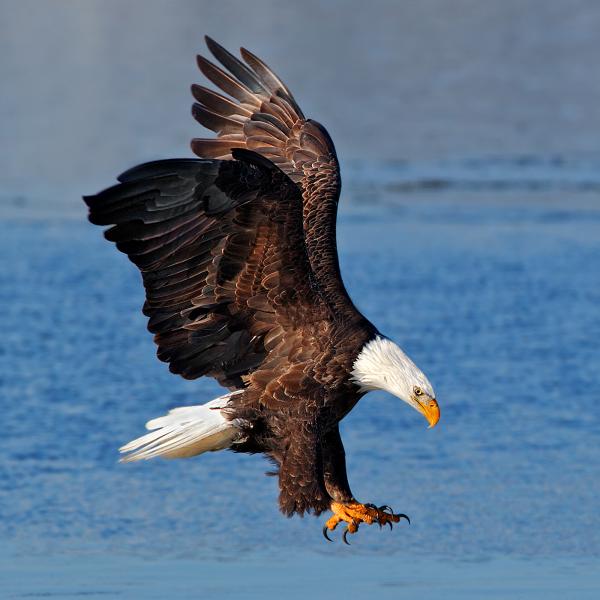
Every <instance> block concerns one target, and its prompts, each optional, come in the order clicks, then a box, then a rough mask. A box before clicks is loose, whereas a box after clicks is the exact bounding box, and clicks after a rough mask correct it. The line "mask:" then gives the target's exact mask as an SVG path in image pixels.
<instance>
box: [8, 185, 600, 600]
mask: <svg viewBox="0 0 600 600" xmlns="http://www.w3.org/2000/svg"><path fill="white" fill-rule="evenodd" d="M480 195H481V194H473V195H472V197H471V196H469V194H466V195H465V194H461V196H460V197H458V196H455V195H453V194H452V193H448V192H445V193H434V194H430V193H420V194H419V193H416V194H413V195H399V194H397V193H395V192H393V191H389V190H388V191H382V192H381V193H379V194H376V195H375V196H374V197H373V198H372V201H371V200H369V201H364V202H363V203H358V202H356V201H355V200H356V199H354V198H353V197H352V193H349V201H348V202H347V203H346V204H345V205H344V206H343V208H342V214H341V218H340V226H339V235H340V240H339V243H340V255H341V263H342V270H343V273H344V278H345V280H346V282H347V284H348V287H349V289H350V291H351V294H352V295H353V297H354V299H355V300H356V303H357V305H358V306H359V307H360V308H361V309H362V310H363V311H364V312H365V313H366V314H367V315H368V316H369V317H370V318H371V319H372V320H373V321H374V322H375V323H376V324H377V325H378V326H379V328H380V329H381V330H382V331H384V332H385V333H386V334H388V335H389V336H390V337H392V338H394V339H395V340H396V341H398V342H399V343H400V344H401V345H402V346H403V347H404V348H405V349H406V350H407V352H409V354H410V355H411V356H412V357H413V358H414V359H415V361H416V362H417V363H418V364H419V365H420V366H421V367H422V368H423V369H424V370H425V371H426V372H427V374H428V375H429V376H430V378H431V380H432V381H433V383H434V385H435V387H436V391H437V397H438V400H439V402H440V406H441V410H442V419H441V421H440V423H439V425H438V427H436V428H435V429H433V430H427V429H426V423H425V422H424V420H423V419H422V418H421V417H420V416H419V415H418V414H417V413H415V412H414V411H412V410H410V409H409V408H408V407H407V406H406V405H404V404H402V403H401V402H400V401H398V400H396V399H394V398H392V397H391V396H388V395H385V394H370V395H368V396H366V397H365V398H364V399H363V400H362V401H361V402H360V403H359V405H358V406H357V407H356V408H355V410H354V411H353V412H352V413H351V414H350V415H349V417H347V418H346V419H345V421H344V422H343V438H344V441H345V445H346V452H347V455H348V469H349V476H350V481H351V485H352V487H353V491H354V493H355V495H356V496H357V497H358V498H359V499H361V500H363V501H368V502H376V503H389V504H390V505H391V506H393V507H394V509H396V510H398V511H402V512H406V513H408V514H409V515H410V517H411V519H412V524H411V525H410V526H409V525H407V524H405V523H402V524H401V525H399V526H397V527H396V528H395V529H394V531H393V532H389V531H387V530H383V531H380V530H379V529H378V528H377V529H375V528H365V527H363V528H362V529H361V530H360V531H359V533H358V534H357V535H356V536H354V537H353V539H352V542H353V545H352V547H350V548H348V547H346V546H344V545H343V544H341V543H340V542H339V540H338V543H335V544H327V543H326V542H325V541H324V540H323V538H322V537H321V532H320V529H321V527H322V520H323V519H322V518H321V519H314V518H311V517H309V518H305V519H299V518H294V519H285V518H284V517H282V516H281V515H280V514H279V513H278V512H277V489H276V482H275V480H274V479H273V478H269V477H265V476H264V475H263V473H264V471H266V470H267V469H268V465H267V463H266V462H265V461H264V460H263V459H262V458H261V457H259V456H254V457H250V456H240V455H234V454H231V453H227V452H221V453H214V454H210V455H204V456H202V457H199V458H197V459H190V460H182V461H151V462H148V463H144V464H133V465H120V464H118V463H117V462H116V460H117V450H116V449H117V448H118V446H119V445H120V444H122V443H123V442H125V441H127V440H129V439H131V438H132V437H134V436H137V435H138V434H140V433H141V432H142V427H143V423H144V422H145V421H146V420H148V419H149V418H151V417H154V416H157V415H160V414H163V413H164V412H165V410H167V409H169V408H171V407H173V406H178V405H182V404H192V403H198V402H203V401H205V400H208V399H210V398H212V397H214V396H215V395H216V394H217V393H218V390H219V388H218V386H217V385H216V384H214V383H213V382H211V381H208V380H206V381H204V380H200V381H195V382H186V381H183V380H181V379H180V378H178V377H175V376H173V375H171V374H169V373H168V371H167V368H166V366H165V365H163V364H161V363H159V362H158V361H157V359H156V358H155V356H154V352H155V350H154V347H153V343H152V341H151V336H150V335H149V334H148V333H147V332H146V330H145V319H144V317H143V316H142V315H141V313H140V306H141V303H142V298H143V295H142V288H141V284H140V278H139V275H138V273H137V271H136V269H135V268H134V267H133V266H132V265H130V264H129V263H128V262H127V260H126V259H125V257H124V256H123V255H121V254H119V253H118V252H116V251H115V249H114V248H113V247H112V246H111V245H109V244H108V243H106V242H105V241H104V240H103V239H102V237H101V235H100V234H101V232H100V229H99V228H95V227H93V226H91V225H88V224H87V223H85V221H84V219H83V211H81V214H80V216H76V217H64V218H56V219H54V220H52V221H48V220H33V219H29V218H18V217H15V216H11V217H10V218H6V219H4V221H3V222H2V224H1V225H0V239H1V240H2V243H1V246H2V256H3V259H2V263H3V267H2V270H1V271H0V303H1V305H2V307H3V310H2V314H1V317H0V318H1V322H0V328H1V330H2V332H3V343H2V346H1V347H0V353H1V354H2V356H1V360H0V385H1V397H2V407H3V408H2V424H3V427H2V429H3V434H2V452H1V453H0V539H1V540H2V544H1V545H0V575H2V574H4V575H5V580H6V581H7V582H8V589H9V591H10V593H11V594H13V596H14V597H35V596H36V595H50V596H52V595H55V596H57V597H63V596H64V597H67V596H68V597H71V596H75V597H79V596H84V595H94V594H97V595H101V594H105V595H109V596H113V595H114V596H117V595H119V596H122V597H143V598H151V597H157V598H160V597H166V596H165V594H166V593H167V590H168V589H170V588H171V587H172V586H174V587H173V588H172V589H176V590H177V593H178V594H180V595H179V596H178V597H198V595H196V592H198V594H199V593H200V591H202V590H203V593H204V594H208V595H209V597H216V596H218V597H230V596H231V597H233V596H235V595H236V594H237V595H239V592H240V590H242V589H243V590H246V586H247V589H248V590H254V591H253V592H252V593H255V594H256V597H259V596H261V597H265V595H266V596H267V597H269V596H270V595H272V596H278V595H280V594H281V593H282V592H283V590H285V589H287V587H288V586H290V585H292V584H291V582H294V581H295V582H296V584H294V585H297V586H300V587H298V588H297V589H298V590H302V594H305V593H317V592H318V591H319V590H320V591H321V592H322V593H325V592H326V591H327V590H331V593H333V594H335V593H336V591H335V590H337V591H338V592H344V593H347V594H348V595H349V597H364V595H365V594H367V593H368V592H372V593H375V594H377V595H378V597H385V598H387V597H390V598H391V597H395V598H398V597H413V594H415V593H418V594H419V596H420V597H422V598H442V597H444V598H453V597H456V598H465V597H473V598H481V597H484V596H485V597H489V598H492V597H493V598H495V597H498V598H501V597H507V595H510V597H523V598H537V597H542V596H543V597H544V598H553V597H556V598H563V597H567V596H568V597H577V598H587V597H589V598H592V597H597V591H598V589H599V588H598V586H599V584H600V577H599V576H598V572H599V568H600V516H599V514H598V510H597V509H598V492H599V491H600V489H599V488H598V473H599V472H600V471H599V467H600V452H599V451H598V445H597V440H598V435H599V434H600V417H599V411H598V408H597V402H598V392H597V389H598V383H599V381H598V365H599V364H600V350H599V347H598V339H600V318H599V317H598V310H597V307H598V305H599V302H600V270H599V269H598V265H599V264H600V207H599V206H598V205H597V204H596V202H595V199H594V198H593V196H590V197H588V196H587V195H586V194H584V193H582V192H577V193H573V195H572V197H571V199H568V200H566V199H565V198H564V196H563V197H561V199H560V201H557V200H556V199H554V198H552V197H550V196H549V197H545V196H539V195H538V196H536V195H529V196H527V195H520V196H518V197H515V196H513V195H511V194H505V195H502V194H501V193H495V195H494V194H492V197H488V198H484V201H482V200H480V199H479V198H480ZM304 572H309V573H311V578H309V579H305V578H304V576H303V575H302V573H304ZM357 572H358V573H360V576H359V577H358V578H357V577H356V574H357ZM334 584H335V585H334ZM302 586H304V587H302ZM192 590H194V591H192ZM483 590H487V592H486V593H485V594H484V595H483V596H482V591H483ZM561 590H562V592H565V590H571V591H573V590H575V591H576V592H577V593H576V595H574V596H570V595H565V593H566V592H565V593H562V592H561ZM248 594H249V597H250V596H251V594H250V592H249V591H248ZM302 594H301V593H300V591H298V596H297V597H305V596H302ZM353 594H354V595H353ZM494 594H496V595H494ZM519 594H520V595H519ZM594 594H596V595H594ZM202 597H207V596H206V595H204V596H202ZM291 597H296V596H294V595H292V596H291Z"/></svg>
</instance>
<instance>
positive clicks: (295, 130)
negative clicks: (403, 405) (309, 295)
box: [191, 37, 363, 322]
mask: <svg viewBox="0 0 600 600" xmlns="http://www.w3.org/2000/svg"><path fill="white" fill-rule="evenodd" d="M206 42H207V45H208V48H209V50H210V51H211V53H212V54H213V56H214V57H215V58H216V59H217V60H218V61H219V62H220V63H221V65H222V66H223V67H224V68H225V69H226V71H225V70H223V69H221V68H219V67H217V66H216V65H214V64H213V63H211V62H210V61H208V60H207V59H206V58H204V57H202V56H199V57H198V66H199V67H200V70H201V71H202V72H203V73H204V75H205V76H206V77H207V78H208V79H209V80H210V81H212V82H213V83H214V84H215V85H216V86H217V87H219V88H220V90H221V91H222V92H224V94H225V95H222V94H219V93H217V92H214V91H212V90H210V89H208V88H205V87H203V86H200V85H193V86H192V93H193V95H194V97H195V98H196V100H197V101H198V103H197V104H194V105H193V107H192V114H193V115H194V117H195V118H196V120H197V121H199V122H200V123H201V124H202V125H204V126H205V127H207V128H208V129H211V130H213V131H215V132H216V133H217V134H218V136H217V138H216V139H202V138H196V139H193V140H192V143H191V145H192V150H193V151H194V152H195V154H197V155H198V156H200V157H203V158H221V159H229V158H231V151H232V149H233V148H248V149H250V150H253V151H254V152H257V153H259V154H261V155H262V156H264V157H265V158H268V159H269V160H270V161H272V162H273V163H275V164H276V165H277V166H278V167H279V168H280V169H281V170H282V171H283V172H284V173H286V174H287V175H288V176H289V177H290V179H292V180H293V181H295V182H297V183H298V185H299V186H300V188H301V190H302V198H303V221H304V222H303V227H304V232H305V241H306V248H307V253H308V256H309V260H310V263H311V266H312V270H313V272H314V274H315V277H316V279H317V281H318V282H319V285H320V288H321V290H322V293H323V295H324V297H325V298H326V300H327V302H328V304H329V305H330V306H331V307H332V309H333V310H334V311H335V313H336V315H337V316H338V317H339V318H340V319H343V320H344V321H346V322H348V321H349V322H357V321H360V320H362V319H363V317H362V316H361V315H360V313H358V311H357V310H356V309H355V307H354V306H353V305H352V302H351V300H350V298H349V296H348V294H347V292H346V289H345V287H344V284H343V282H342V278H341V274H340V269H339V263H338V256H337V247H336V235H335V221H336V215H337V205H338V199H339V194H340V185H341V183H340V173H339V165H338V161H337V157H336V153H335V148H334V146H333V142H332V141H331V138H330V137H329V134H328V133H327V131H326V130H325V128H324V127H323V126H321V125H320V124H319V123H317V122H316V121H312V120H309V119H306V118H305V117H304V115H303V114H302V111H301V110H300V108H299V106H298V104H297V103H296V101H295V100H294V97H293V96H292V94H291V92H290V91H289V89H288V88H287V86H286V85H285V84H284V83H283V82H282V81H281V79H279V77H278V76H277V75H276V74H275V73H273V71H271V69H270V68H269V67H268V66H267V65H265V63H263V62H262V61H261V60H260V59H259V58H258V57H256V56H255V55H254V54H252V53H251V52H249V51H248V50H246V49H244V48H242V49H241V55H242V58H243V60H244V61H245V64H244V63H243V62H242V61H240V60H239V59H237V58H236V57H234V56H233V55H232V54H230V53H229V52H227V50H225V49H224V48H223V47H221V46H220V45H219V44H217V43H216V42H214V41H213V40H211V39H210V38H208V37H207V38H206Z"/></svg>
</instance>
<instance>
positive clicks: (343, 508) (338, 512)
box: [323, 502, 410, 544]
mask: <svg viewBox="0 0 600 600" xmlns="http://www.w3.org/2000/svg"><path fill="white" fill-rule="evenodd" d="M331 510H332V512H333V516H332V517H331V518H330V519H329V520H328V521H327V522H326V523H325V526H324V527H323V535H324V536H325V538H326V539H327V540H329V541H330V542H331V541H332V540H331V539H330V538H329V536H328V535H327V532H328V531H333V530H334V529H335V528H336V527H337V526H338V525H339V524H340V523H342V522H344V523H346V529H345V530H344V533H343V534H342V539H343V540H344V542H345V543H346V544H349V542H348V539H347V535H348V534H349V533H356V532H357V531H358V526H359V525H360V524H361V523H366V524H367V525H371V524H372V523H377V524H378V525H379V527H383V525H389V526H390V529H393V527H394V526H393V523H398V522H399V521H400V519H401V518H403V517H404V518H405V519H406V520H407V521H408V522H409V523H410V519H409V518H408V517H407V516H406V515H404V514H395V513H394V512H393V511H392V509H391V508H390V507H389V506H387V505H384V506H380V507H379V508H378V507H377V506H375V505H374V504H361V503H360V502H345V503H342V502H332V503H331Z"/></svg>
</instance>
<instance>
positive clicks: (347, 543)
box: [342, 527, 351, 546]
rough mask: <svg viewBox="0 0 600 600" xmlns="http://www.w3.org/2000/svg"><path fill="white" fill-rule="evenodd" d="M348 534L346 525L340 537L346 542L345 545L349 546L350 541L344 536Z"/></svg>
mask: <svg viewBox="0 0 600 600" xmlns="http://www.w3.org/2000/svg"><path fill="white" fill-rule="evenodd" d="M347 535H348V528H347V527H346V530H345V531H344V533H342V539H343V540H344V544H346V545H347V546H350V545H351V544H350V542H349V541H348V539H347V538H346V536H347Z"/></svg>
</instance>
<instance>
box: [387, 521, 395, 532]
mask: <svg viewBox="0 0 600 600" xmlns="http://www.w3.org/2000/svg"><path fill="white" fill-rule="evenodd" d="M387 524H388V525H389V526H390V531H393V530H394V526H393V525H392V522H391V521H388V522H387Z"/></svg>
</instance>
